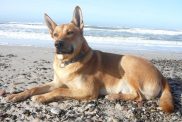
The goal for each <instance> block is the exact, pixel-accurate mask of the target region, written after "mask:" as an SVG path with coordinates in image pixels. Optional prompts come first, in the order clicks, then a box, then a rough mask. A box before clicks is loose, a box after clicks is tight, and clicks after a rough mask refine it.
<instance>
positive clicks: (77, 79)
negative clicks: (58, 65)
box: [57, 70, 84, 89]
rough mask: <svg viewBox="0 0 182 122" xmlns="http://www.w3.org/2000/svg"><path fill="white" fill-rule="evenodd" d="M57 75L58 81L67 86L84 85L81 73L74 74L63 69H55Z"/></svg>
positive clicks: (76, 87)
mask: <svg viewBox="0 0 182 122" xmlns="http://www.w3.org/2000/svg"><path fill="white" fill-rule="evenodd" d="M57 76H58V77H59V81H61V82H62V83H63V84H65V85H66V86H67V87H69V88H75V89H80V88H82V87H83V85H84V82H83V78H82V75H74V74H73V73H70V72H66V71H65V70H59V71H57Z"/></svg>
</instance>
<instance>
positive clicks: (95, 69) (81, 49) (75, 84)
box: [7, 6, 174, 113]
mask: <svg viewBox="0 0 182 122" xmlns="http://www.w3.org/2000/svg"><path fill="white" fill-rule="evenodd" d="M44 18H45V22H46V25H47V27H48V29H49V33H50V35H51V37H52V38H53V40H54V44H55V56H54V62H53V68H54V78H53V81H52V82H49V83H47V84H44V85H42V86H38V87H34V88H31V89H27V90H25V91H23V92H21V93H18V94H11V95H9V96H7V100H8V101H10V102H18V101H22V100H25V99H27V98H30V97H31V99H32V101H35V102H38V103H47V102H52V101H57V100H61V99H64V98H73V99H77V100H91V99H97V98H98V96H99V95H105V96H106V98H107V99H109V100H135V101H142V100H148V99H153V98H156V97H158V96H160V102H159V106H160V108H161V109H162V110H163V111H165V112H168V113H171V112H173V110H174V104H173V97H172V94H171V90H170V86H169V84H168V81H167V80H166V79H165V78H164V76H163V75H162V74H161V73H160V72H159V70H158V69H157V68H156V67H155V66H154V65H153V64H152V63H150V62H149V61H147V60H146V59H143V58H141V57H137V56H132V55H118V54H112V53H106V52H101V51H98V50H92V49H91V48H90V47H89V45H88V43H87V41H86V39H85V38H84V36H83V28H84V23H83V17H82V11H81V9H80V7H79V6H76V7H75V10H74V13H73V18H72V21H71V22H70V23H68V24H62V25H57V24H56V23H55V22H54V21H53V20H52V19H51V18H50V17H49V16H48V15H47V14H45V15H44Z"/></svg>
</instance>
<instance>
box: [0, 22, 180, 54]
mask: <svg viewBox="0 0 182 122" xmlns="http://www.w3.org/2000/svg"><path fill="white" fill-rule="evenodd" d="M84 35H85V38H86V40H87V42H88V43H89V45H90V46H91V47H92V48H93V49H99V50H103V51H109V50H112V52H116V53H117V52H122V51H123V50H126V51H156V52H161V51H162V52H170V53H173V52H174V53H182V30H164V29H147V28H122V27H101V26H88V25H87V26H85V28H84ZM0 45H10V46H14V45H16V46H35V47H53V40H52V39H51V37H50V35H49V33H48V29H47V27H46V26H45V24H43V23H18V22H8V23H0Z"/></svg>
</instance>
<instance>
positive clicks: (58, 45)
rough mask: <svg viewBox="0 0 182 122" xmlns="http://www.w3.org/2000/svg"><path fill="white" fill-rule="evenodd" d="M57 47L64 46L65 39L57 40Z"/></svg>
mask: <svg viewBox="0 0 182 122" xmlns="http://www.w3.org/2000/svg"><path fill="white" fill-rule="evenodd" d="M55 47H56V48H62V47H64V41H59V42H56V43H55Z"/></svg>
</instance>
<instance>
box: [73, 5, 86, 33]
mask: <svg viewBox="0 0 182 122" xmlns="http://www.w3.org/2000/svg"><path fill="white" fill-rule="evenodd" d="M72 23H73V24H75V25H76V26H77V27H78V28H80V29H81V30H83V27H84V24H83V16H82V11H81V8H80V7H79V6H76V7H75V10H74V12H73V18H72Z"/></svg>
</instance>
